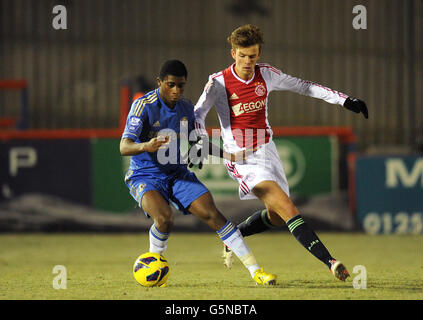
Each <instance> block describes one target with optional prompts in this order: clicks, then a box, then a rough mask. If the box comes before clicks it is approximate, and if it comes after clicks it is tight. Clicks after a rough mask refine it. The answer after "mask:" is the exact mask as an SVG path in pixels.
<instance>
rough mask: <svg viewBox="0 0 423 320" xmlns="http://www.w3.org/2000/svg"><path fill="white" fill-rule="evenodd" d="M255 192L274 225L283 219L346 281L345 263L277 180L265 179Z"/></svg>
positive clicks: (292, 231)
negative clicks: (309, 224) (300, 211)
mask: <svg viewBox="0 0 423 320" xmlns="http://www.w3.org/2000/svg"><path fill="white" fill-rule="evenodd" d="M253 192H254V194H255V195H256V196H257V197H258V198H259V199H260V200H262V201H263V202H264V204H265V206H266V209H267V211H268V213H269V214H268V218H269V221H270V222H271V223H272V224H273V225H281V220H283V221H284V222H285V223H286V224H287V226H288V229H289V231H290V232H291V233H292V234H293V236H294V237H295V238H296V239H297V240H298V242H300V243H301V244H302V245H303V246H304V247H305V248H306V249H307V250H308V251H309V252H310V253H311V254H313V255H314V256H315V257H316V258H318V259H319V260H320V261H322V262H323V263H324V264H326V265H327V266H328V268H329V269H330V270H331V272H332V273H333V275H334V276H335V277H336V278H338V279H339V280H342V281H345V279H346V278H347V277H349V273H348V271H347V269H346V267H345V265H344V264H343V263H342V262H340V261H337V260H336V259H334V258H333V257H332V256H331V255H330V253H329V251H328V250H327V249H326V247H325V246H324V245H323V243H322V242H321V240H320V239H319V238H318V236H317V235H316V234H315V232H314V231H313V230H312V229H311V228H310V227H309V226H308V224H307V223H306V222H305V221H304V219H303V218H302V217H301V215H300V214H299V211H298V209H297V207H296V206H295V205H294V204H293V203H292V201H291V199H290V198H289V197H288V195H287V194H286V193H285V192H284V191H283V190H282V189H281V188H280V187H279V185H278V184H277V183H276V182H274V181H263V182H261V183H259V184H257V185H256V186H255V187H254V189H253ZM275 213H276V214H277V215H275ZM277 216H279V218H278V217H277Z"/></svg>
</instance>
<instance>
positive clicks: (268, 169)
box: [225, 141, 289, 200]
mask: <svg viewBox="0 0 423 320" xmlns="http://www.w3.org/2000/svg"><path fill="white" fill-rule="evenodd" d="M225 164H226V169H227V170H228V174H229V176H230V177H231V178H232V179H234V180H236V181H238V183H239V198H240V199H241V200H249V199H257V197H256V196H255V195H254V193H253V192H252V190H253V188H254V187H255V186H256V185H257V184H258V183H260V182H262V181H268V180H270V181H275V182H276V183H277V184H278V185H279V186H280V187H281V188H282V190H283V191H284V192H285V193H286V194H287V195H288V197H289V186H288V180H287V179H286V176H285V171H284V170H283V166H282V161H281V159H280V158H279V154H278V151H277V149H276V146H275V143H274V142H273V141H269V142H268V143H266V144H264V145H261V146H260V147H259V148H258V149H257V151H256V152H254V153H253V154H251V155H249V156H248V158H247V159H246V160H245V161H243V162H239V163H236V162H232V161H225Z"/></svg>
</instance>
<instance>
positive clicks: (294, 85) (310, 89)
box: [263, 66, 369, 119]
mask: <svg viewBox="0 0 423 320" xmlns="http://www.w3.org/2000/svg"><path fill="white" fill-rule="evenodd" d="M263 75H264V76H267V78H268V79H269V83H270V87H271V89H273V90H289V91H292V92H296V93H299V94H302V95H306V96H309V97H313V98H317V99H321V100H324V101H326V102H328V103H331V104H338V105H341V106H343V107H344V108H345V109H347V110H350V111H353V112H355V113H362V114H363V116H364V117H365V118H366V119H368V117H369V114H368V110H367V105H366V103H365V102H364V101H363V100H360V99H356V98H351V97H349V96H348V95H346V94H345V93H342V92H339V91H336V90H333V89H331V88H328V87H325V86H322V85H320V84H318V83H315V82H312V81H307V80H302V79H300V78H296V77H293V76H290V75H288V74H285V73H283V72H282V71H280V70H278V69H276V68H273V67H271V66H268V67H266V68H265V70H264V72H263Z"/></svg>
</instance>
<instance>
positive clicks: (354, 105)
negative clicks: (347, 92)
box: [343, 98, 369, 119]
mask: <svg viewBox="0 0 423 320" xmlns="http://www.w3.org/2000/svg"><path fill="white" fill-rule="evenodd" d="M343 106H344V108H345V109H348V110H350V111H353V112H355V113H360V112H361V113H362V114H363V116H364V118H366V119H368V118H369V113H368V111H367V106H366V103H365V102H364V101H362V100H360V99H355V98H352V99H351V98H347V99H346V100H345V102H344V105H343Z"/></svg>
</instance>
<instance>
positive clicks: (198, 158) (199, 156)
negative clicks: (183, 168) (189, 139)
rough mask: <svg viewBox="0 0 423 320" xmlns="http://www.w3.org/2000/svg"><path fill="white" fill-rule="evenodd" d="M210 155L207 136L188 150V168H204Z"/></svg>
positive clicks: (202, 137) (201, 137)
mask: <svg viewBox="0 0 423 320" xmlns="http://www.w3.org/2000/svg"><path fill="white" fill-rule="evenodd" d="M208 155H209V140H208V138H207V137H206V136H200V137H198V138H197V141H196V142H195V143H194V144H193V145H192V146H191V148H190V149H189V150H188V167H189V168H192V167H193V166H194V165H198V169H200V170H201V168H202V167H203V161H204V159H207V157H208Z"/></svg>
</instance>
